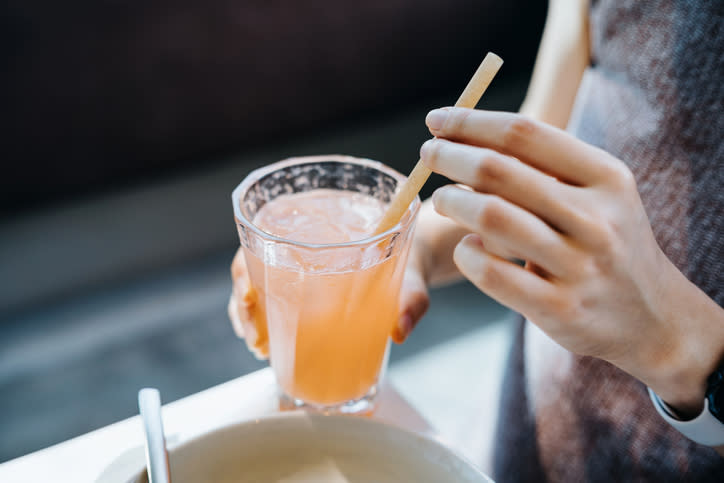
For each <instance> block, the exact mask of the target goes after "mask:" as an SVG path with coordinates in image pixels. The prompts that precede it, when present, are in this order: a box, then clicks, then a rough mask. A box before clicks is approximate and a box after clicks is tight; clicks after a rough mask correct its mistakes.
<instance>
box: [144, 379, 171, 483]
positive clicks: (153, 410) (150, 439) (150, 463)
mask: <svg viewBox="0 0 724 483" xmlns="http://www.w3.org/2000/svg"><path fill="white" fill-rule="evenodd" d="M138 408H139V409H140V411H141V419H142V420H143V429H144V432H145V433H146V465H147V468H148V480H149V482H150V483H171V470H170V469H169V464H168V452H167V451H166V438H165V437H164V434H163V421H162V420H161V395H160V394H159V392H158V389H154V388H148V387H147V388H144V389H141V390H140V391H138Z"/></svg>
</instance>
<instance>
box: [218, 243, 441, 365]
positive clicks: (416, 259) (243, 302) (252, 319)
mask: <svg viewBox="0 0 724 483" xmlns="http://www.w3.org/2000/svg"><path fill="white" fill-rule="evenodd" d="M418 244H419V242H418V240H413V242H412V247H411V249H410V254H409V257H408V261H407V267H406V270H405V275H404V277H403V281H402V288H401V290H400V316H399V318H398V320H397V323H396V325H395V326H394V328H393V329H392V333H391V334H390V336H391V337H392V340H393V341H395V342H396V343H398V344H401V343H402V342H404V341H405V339H406V338H407V337H408V336H409V335H410V332H411V331H412V330H413V329H414V328H415V326H416V325H417V323H418V322H419V321H420V319H421V318H422V316H423V315H424V314H425V312H426V311H427V308H428V305H429V303H430V302H429V296H428V292H427V284H426V281H425V275H424V273H423V267H424V264H423V263H422V258H421V257H422V255H423V253H426V252H425V251H423V250H421V249H419V248H418ZM231 279H232V292H231V296H230V297H229V306H228V311H229V319H230V320H231V325H232V326H233V328H234V332H235V333H236V335H237V336H238V337H240V338H243V339H244V340H245V341H246V346H247V347H248V348H249V350H250V351H251V352H252V353H253V354H254V356H256V357H257V358H258V359H267V358H268V357H269V333H268V330H267V326H266V320H263V319H262V318H261V317H260V316H259V314H258V313H257V311H256V309H257V297H256V292H255V290H254V289H253V287H251V285H250V283H249V275H248V272H247V270H246V263H245V262H244V253H243V251H242V249H241V248H239V249H238V250H237V252H236V255H235V256H234V260H233V261H232V263H231Z"/></svg>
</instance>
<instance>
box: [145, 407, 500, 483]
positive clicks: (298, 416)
mask: <svg viewBox="0 0 724 483" xmlns="http://www.w3.org/2000/svg"><path fill="white" fill-rule="evenodd" d="M169 453H170V464H171V472H172V479H173V482H174V483H184V482H194V483H205V482H214V483H227V482H229V483H230V482H234V483H245V482H254V483H264V482H274V483H291V482H294V483H297V482H305V483H306V482H315V483H327V482H329V483H338V482H340V483H341V482H345V483H346V482H354V483H358V482H364V483H371V482H374V483H392V482H395V483H398V482H400V483H401V482H419V483H426V482H431V483H432V482H436V483H437V482H449V481H456V482H475V483H480V482H485V483H489V482H491V481H492V480H490V479H489V478H487V477H486V476H485V475H484V474H483V473H481V472H480V471H479V470H478V469H476V468H475V467H474V466H473V465H472V464H470V463H469V462H467V461H465V460H464V459H463V458H461V457H460V456H458V455H456V454H455V453H453V452H452V451H450V450H449V449H448V448H446V447H445V446H443V445H441V444H440V443H438V442H436V441H433V440H431V439H428V438H425V437H423V436H420V435H418V434H415V433H412V432H409V431H406V430H403V429H400V428H397V427H395V426H392V425H389V424H385V423H381V422H378V421H373V420H370V419H367V418H362V417H359V418H358V417H350V416H324V415H315V414H308V413H303V412H294V413H287V414H280V415H276V416H272V417H268V418H263V419H258V420H255V421H249V422H244V423H239V424H236V425H233V426H227V427H223V428H220V429H217V430H214V431H212V432H210V433H207V434H205V435H202V436H199V437H198V438H195V439H192V440H190V441H187V442H185V443H182V444H181V445H179V446H177V447H175V448H172V449H171V450H170V452H169ZM132 481H138V482H143V481H146V477H145V471H144V472H142V473H141V474H139V475H137V476H136V478H134V479H133V480H132Z"/></svg>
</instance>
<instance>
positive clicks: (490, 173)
mask: <svg viewBox="0 0 724 483" xmlns="http://www.w3.org/2000/svg"><path fill="white" fill-rule="evenodd" d="M506 175H507V171H506V165H505V163H504V162H503V161H502V160H501V159H500V158H499V157H497V156H495V155H494V154H493V153H492V152H491V151H488V150H485V151H484V152H483V154H481V155H480V158H479V160H478V163H477V168H476V173H475V178H476V181H477V182H478V184H479V185H487V184H490V183H491V182H492V183H494V184H498V183H505V181H506Z"/></svg>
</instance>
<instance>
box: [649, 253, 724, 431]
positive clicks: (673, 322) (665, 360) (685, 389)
mask: <svg viewBox="0 0 724 483" xmlns="http://www.w3.org/2000/svg"><path fill="white" fill-rule="evenodd" d="M671 267H672V268H673V273H672V274H671V275H670V276H668V277H665V278H664V279H665V280H667V287H665V288H664V290H662V291H661V295H662V297H661V298H660V302H659V304H658V306H659V310H658V311H657V313H658V318H659V324H658V327H659V330H660V332H661V337H660V340H661V341H662V344H661V347H662V348H663V350H662V351H661V353H660V355H659V356H658V357H656V358H655V361H656V362H655V363H654V364H653V365H652V368H651V370H650V371H649V372H650V374H651V375H650V376H649V377H647V378H646V379H648V380H644V382H645V383H646V384H647V385H648V386H649V387H650V388H651V389H652V390H653V391H654V392H655V393H656V394H658V395H659V397H660V398H661V399H662V400H663V401H664V402H666V403H667V404H668V406H669V407H670V408H672V409H673V410H674V411H675V412H676V413H677V415H678V416H679V417H680V418H681V419H688V418H692V417H695V416H696V415H698V414H700V413H701V411H702V409H703V407H704V397H705V394H706V388H707V379H708V378H709V376H710V375H711V374H712V373H713V372H714V371H715V370H716V369H717V367H718V366H719V364H720V362H721V361H722V357H723V356H724V310H722V308H721V307H719V306H718V305H717V304H716V303H715V302H714V301H713V300H711V299H710V298H709V297H708V296H707V295H706V294H705V293H704V292H702V291H701V290H700V289H699V288H698V287H697V286H696V285H694V284H693V283H691V282H690V281H689V280H687V279H686V277H684V275H683V274H681V273H680V272H679V271H678V270H676V268H675V267H673V265H671ZM642 380H643V379H642Z"/></svg>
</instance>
